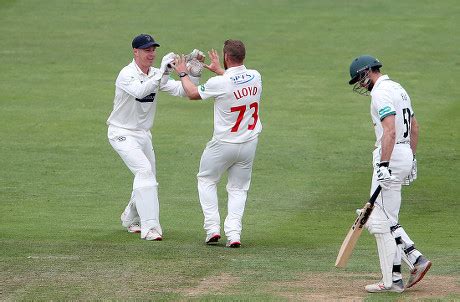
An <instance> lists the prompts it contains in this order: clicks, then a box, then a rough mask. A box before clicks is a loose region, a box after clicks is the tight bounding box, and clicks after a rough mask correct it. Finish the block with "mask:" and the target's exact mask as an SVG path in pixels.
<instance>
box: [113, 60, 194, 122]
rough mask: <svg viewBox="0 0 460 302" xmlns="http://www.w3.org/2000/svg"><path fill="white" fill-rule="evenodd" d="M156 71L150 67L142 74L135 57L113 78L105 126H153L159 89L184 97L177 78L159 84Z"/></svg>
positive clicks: (157, 71)
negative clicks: (113, 96) (147, 71)
mask: <svg viewBox="0 0 460 302" xmlns="http://www.w3.org/2000/svg"><path fill="white" fill-rule="evenodd" d="M159 73H160V70H159V69H157V68H154V67H150V69H149V73H148V75H147V74H145V73H143V72H142V70H141V69H140V68H139V67H138V66H137V64H136V62H135V61H134V60H133V61H132V62H131V63H130V64H129V65H128V66H126V67H124V68H123V69H122V70H121V71H120V73H119V75H118V77H117V80H116V81H115V98H114V100H113V111H112V113H111V114H110V116H109V118H108V120H107V125H114V126H116V127H120V128H124V129H130V130H149V129H150V128H152V126H153V120H154V117H155V111H156V105H157V101H156V100H157V93H158V90H161V91H166V92H168V93H169V94H171V95H173V96H182V97H183V96H185V91H184V89H183V88H182V84H181V82H180V81H174V80H172V79H168V80H167V81H165V82H164V84H161V85H160V83H159V82H160V81H159V80H158V76H159ZM162 82H163V81H162ZM159 86H160V87H159Z"/></svg>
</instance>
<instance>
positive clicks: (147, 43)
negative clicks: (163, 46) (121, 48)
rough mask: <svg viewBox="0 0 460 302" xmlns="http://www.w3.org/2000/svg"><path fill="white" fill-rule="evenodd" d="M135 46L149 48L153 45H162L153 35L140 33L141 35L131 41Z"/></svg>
mask: <svg viewBox="0 0 460 302" xmlns="http://www.w3.org/2000/svg"><path fill="white" fill-rule="evenodd" d="M131 45H132V46H133V48H149V47H152V46H160V44H158V43H157V42H156V41H155V39H153V37H152V36H151V35H148V34H140V35H139V36H137V37H135V38H134V39H133V42H132V43H131Z"/></svg>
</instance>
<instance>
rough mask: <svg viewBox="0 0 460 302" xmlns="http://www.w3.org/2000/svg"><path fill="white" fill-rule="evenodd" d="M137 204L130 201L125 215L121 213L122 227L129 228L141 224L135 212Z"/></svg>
mask: <svg viewBox="0 0 460 302" xmlns="http://www.w3.org/2000/svg"><path fill="white" fill-rule="evenodd" d="M135 207H136V206H135V204H134V201H133V200H130V201H129V202H128V205H127V206H126V208H125V210H124V211H123V213H121V216H120V219H121V225H122V226H123V227H125V228H127V227H129V226H130V225H132V224H134V223H136V222H139V221H140V219H139V216H138V215H137V211H136V210H135Z"/></svg>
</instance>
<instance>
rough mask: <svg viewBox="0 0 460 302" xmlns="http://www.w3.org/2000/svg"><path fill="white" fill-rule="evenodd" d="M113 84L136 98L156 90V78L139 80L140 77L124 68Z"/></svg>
mask: <svg viewBox="0 0 460 302" xmlns="http://www.w3.org/2000/svg"><path fill="white" fill-rule="evenodd" d="M115 86H117V87H118V88H120V89H122V90H124V91H126V92H127V93H128V94H130V95H132V96H134V97H135V98H137V99H143V98H144V97H146V96H147V95H149V94H151V93H154V92H156V90H157V89H158V80H155V79H153V78H152V79H149V80H147V81H145V82H141V80H140V79H138V78H136V77H135V76H133V75H132V74H130V73H129V72H126V70H122V71H121V72H120V74H119V75H118V77H117V80H116V82H115Z"/></svg>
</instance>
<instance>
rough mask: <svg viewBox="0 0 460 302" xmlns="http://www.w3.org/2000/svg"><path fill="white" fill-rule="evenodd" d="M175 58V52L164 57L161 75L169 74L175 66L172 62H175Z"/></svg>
mask: <svg viewBox="0 0 460 302" xmlns="http://www.w3.org/2000/svg"><path fill="white" fill-rule="evenodd" d="M175 58H176V54H175V53H173V52H170V53H168V54H167V55H165V56H164V57H163V59H162V60H161V65H160V73H161V75H163V74H169V73H170V72H171V71H172V68H173V66H172V65H171V64H172V63H173V62H174V59H175ZM168 65H169V66H168Z"/></svg>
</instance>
